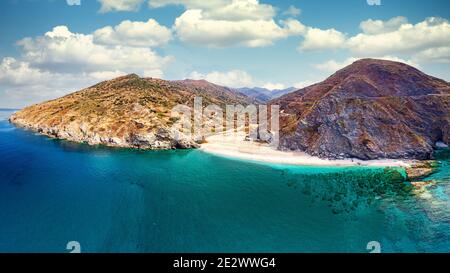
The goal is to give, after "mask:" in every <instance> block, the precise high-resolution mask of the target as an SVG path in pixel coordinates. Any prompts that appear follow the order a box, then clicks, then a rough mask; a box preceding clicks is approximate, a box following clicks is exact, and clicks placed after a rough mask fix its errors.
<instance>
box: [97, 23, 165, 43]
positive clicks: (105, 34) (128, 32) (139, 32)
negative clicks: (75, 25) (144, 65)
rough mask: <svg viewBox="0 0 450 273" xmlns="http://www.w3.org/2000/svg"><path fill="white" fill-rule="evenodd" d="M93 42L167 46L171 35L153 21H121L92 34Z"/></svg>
mask: <svg viewBox="0 0 450 273" xmlns="http://www.w3.org/2000/svg"><path fill="white" fill-rule="evenodd" d="M93 35H94V42H95V43H98V44H105V45H129V46H138V47H154V46H163V45H165V44H167V43H168V42H169V41H170V40H171V38H172V34H171V31H170V29H168V28H166V27H165V26H161V25H160V24H159V23H158V22H157V21H155V20H154V19H149V20H148V21H147V22H132V21H129V20H126V21H122V22H121V23H120V24H118V25H117V26H115V27H114V28H113V27H111V26H106V27H104V28H101V29H98V30H96V31H95V32H94V34H93Z"/></svg>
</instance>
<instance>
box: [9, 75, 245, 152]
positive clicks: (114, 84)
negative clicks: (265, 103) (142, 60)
mask: <svg viewBox="0 0 450 273" xmlns="http://www.w3.org/2000/svg"><path fill="white" fill-rule="evenodd" d="M195 96H201V97H202V98H203V104H204V105H208V104H212V103H214V104H217V105H225V104H247V103H249V102H250V101H251V100H250V99H249V98H248V97H246V96H244V95H242V94H236V93H235V92H233V91H232V90H231V89H229V88H226V87H222V86H218V85H215V84H212V83H209V82H206V81H194V80H184V81H165V80H160V79H153V78H140V77H139V76H137V75H135V74H131V75H128V76H124V77H119V78H116V79H113V80H110V81H105V82H102V83H99V84H97V85H94V86H92V87H89V88H86V89H83V90H81V91H78V92H75V93H72V94H69V95H67V96H64V97H62V98H58V99H55V100H52V101H48V102H44V103H41V104H36V105H33V106H30V107H27V108H25V109H23V110H21V111H19V112H17V113H16V114H14V115H13V116H12V117H11V118H10V121H11V122H12V123H15V124H17V125H20V126H23V127H27V128H30V129H33V130H35V131H38V132H40V133H42V134H46V135H49V136H52V137H57V138H62V139H68V140H72V141H77V142H87V143H89V144H105V145H108V146H120V147H134V148H145V149H171V148H188V147H192V146H196V143H194V142H193V140H191V139H184V140H181V141H175V140H174V135H173V133H172V132H171V131H170V126H171V125H172V124H173V123H174V122H175V120H174V119H173V118H171V109H172V108H173V107H174V106H175V105H177V104H185V105H189V106H191V105H192V103H193V100H194V97H195Z"/></svg>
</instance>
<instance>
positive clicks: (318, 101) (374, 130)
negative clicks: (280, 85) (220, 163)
mask: <svg viewBox="0 0 450 273" xmlns="http://www.w3.org/2000/svg"><path fill="white" fill-rule="evenodd" d="M270 103H271V104H279V105H280V110H281V111H282V115H281V119H280V126H281V134H280V149H282V150H303V151H306V152H307V153H309V154H311V155H318V156H321V157H328V158H339V157H356V158H361V159H376V158H417V159H427V158H430V157H431V156H432V154H433V149H434V148H435V144H436V142H438V141H442V142H444V143H446V144H450V143H449V142H450V126H449V121H450V110H449V103H450V84H449V83H447V82H445V81H443V80H440V79H437V78H434V77H431V76H428V75H426V74H424V73H422V72H420V71H419V70H417V69H415V68H413V67H411V66H408V65H406V64H402V63H398V62H391V61H383V60H374V59H363V60H360V61H357V62H355V63H353V64H351V65H349V66H348V67H346V68H344V69H342V70H340V71H338V72H336V73H335V74H334V75H332V76H331V77H329V78H328V79H326V80H325V81H323V82H321V83H318V84H315V85H312V86H309V87H307V88H304V89H301V90H298V91H296V92H293V93H290V94H288V95H285V96H282V97H281V98H279V99H276V100H273V101H271V102H270Z"/></svg>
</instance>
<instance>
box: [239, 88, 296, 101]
mask: <svg viewBox="0 0 450 273" xmlns="http://www.w3.org/2000/svg"><path fill="white" fill-rule="evenodd" d="M295 90H297V88H295V87H289V88H286V89H275V90H269V89H266V88H261V87H253V88H248V87H243V88H238V89H237V91H238V92H240V93H242V94H244V95H246V96H248V97H250V98H254V99H255V100H256V101H258V102H261V103H266V102H268V101H269V100H271V99H276V98H278V97H281V96H283V95H286V94H288V93H291V92H294V91H295Z"/></svg>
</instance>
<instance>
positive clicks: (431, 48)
mask: <svg viewBox="0 0 450 273" xmlns="http://www.w3.org/2000/svg"><path fill="white" fill-rule="evenodd" d="M360 28H361V30H362V32H361V33H359V34H357V35H355V36H352V37H347V36H346V34H344V33H342V32H339V31H337V30H335V29H327V30H322V29H317V28H311V27H307V30H306V32H305V34H304V35H303V36H304V40H303V41H302V42H301V43H300V46H299V50H301V51H312V50H330V49H337V48H338V49H347V50H349V51H350V52H351V53H352V55H353V56H356V57H365V56H399V57H404V56H408V55H409V56H412V57H411V60H412V61H410V63H411V62H412V63H418V62H426V61H432V62H449V61H450V54H449V53H450V47H449V45H450V23H449V21H448V20H446V19H443V18H438V17H430V18H426V19H425V20H424V21H422V22H419V23H417V24H411V23H409V22H408V20H407V19H406V18H405V17H401V16H399V17H394V18H392V19H389V20H387V21H382V20H372V19H369V20H366V21H363V22H361V24H360ZM331 66H332V65H331V63H330V67H331Z"/></svg>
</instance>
